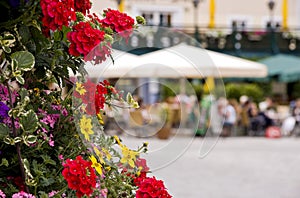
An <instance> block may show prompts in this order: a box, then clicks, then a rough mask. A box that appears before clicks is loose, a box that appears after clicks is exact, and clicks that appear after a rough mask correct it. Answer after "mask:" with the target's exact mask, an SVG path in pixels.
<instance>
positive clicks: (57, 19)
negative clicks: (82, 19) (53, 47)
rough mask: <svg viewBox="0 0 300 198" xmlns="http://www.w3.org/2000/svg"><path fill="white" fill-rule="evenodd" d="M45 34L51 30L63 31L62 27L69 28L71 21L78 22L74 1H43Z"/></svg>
mask: <svg viewBox="0 0 300 198" xmlns="http://www.w3.org/2000/svg"><path fill="white" fill-rule="evenodd" d="M40 4H41V8H42V13H43V18H42V23H43V26H44V32H45V33H46V34H49V30H53V31H55V30H57V29H59V30H61V28H62V26H63V25H64V26H68V25H69V22H70V21H75V20H76V13H75V10H74V0H64V1H61V0H41V2H40Z"/></svg>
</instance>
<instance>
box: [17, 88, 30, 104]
mask: <svg viewBox="0 0 300 198" xmlns="http://www.w3.org/2000/svg"><path fill="white" fill-rule="evenodd" d="M19 95H20V97H21V101H22V102H23V100H24V99H25V97H26V96H28V95H29V94H28V91H27V89H24V88H21V89H20V91H19Z"/></svg>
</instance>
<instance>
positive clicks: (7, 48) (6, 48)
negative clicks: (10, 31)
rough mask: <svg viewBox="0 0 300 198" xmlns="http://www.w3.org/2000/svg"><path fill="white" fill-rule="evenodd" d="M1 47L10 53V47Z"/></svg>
mask: <svg viewBox="0 0 300 198" xmlns="http://www.w3.org/2000/svg"><path fill="white" fill-rule="evenodd" d="M2 49H3V50H4V51H5V52H6V53H10V52H11V49H10V48H9V47H7V46H2Z"/></svg>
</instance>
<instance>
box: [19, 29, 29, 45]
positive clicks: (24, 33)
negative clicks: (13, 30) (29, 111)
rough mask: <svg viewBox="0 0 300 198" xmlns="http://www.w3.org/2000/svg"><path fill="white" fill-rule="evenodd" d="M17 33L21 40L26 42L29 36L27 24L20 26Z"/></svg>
mask: <svg viewBox="0 0 300 198" xmlns="http://www.w3.org/2000/svg"><path fill="white" fill-rule="evenodd" d="M19 34H20V36H21V38H22V42H27V41H28V40H29V39H30V38H31V35H30V31H29V28H28V26H25V25H22V26H20V27H19Z"/></svg>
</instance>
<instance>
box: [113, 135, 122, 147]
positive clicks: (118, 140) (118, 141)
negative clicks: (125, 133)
mask: <svg viewBox="0 0 300 198" xmlns="http://www.w3.org/2000/svg"><path fill="white" fill-rule="evenodd" d="M114 138H115V140H116V141H117V143H118V144H119V145H120V146H122V143H121V141H120V139H119V137H118V136H116V135H114Z"/></svg>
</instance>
